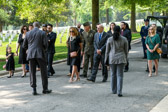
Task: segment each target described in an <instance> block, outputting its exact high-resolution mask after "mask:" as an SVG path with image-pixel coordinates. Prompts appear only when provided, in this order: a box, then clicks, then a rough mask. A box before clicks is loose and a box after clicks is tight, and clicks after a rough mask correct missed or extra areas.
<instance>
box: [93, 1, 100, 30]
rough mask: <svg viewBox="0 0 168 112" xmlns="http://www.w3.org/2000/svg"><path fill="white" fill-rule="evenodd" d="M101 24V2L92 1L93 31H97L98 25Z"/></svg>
mask: <svg viewBox="0 0 168 112" xmlns="http://www.w3.org/2000/svg"><path fill="white" fill-rule="evenodd" d="M97 23H99V0H92V29H93V30H96V24H97Z"/></svg>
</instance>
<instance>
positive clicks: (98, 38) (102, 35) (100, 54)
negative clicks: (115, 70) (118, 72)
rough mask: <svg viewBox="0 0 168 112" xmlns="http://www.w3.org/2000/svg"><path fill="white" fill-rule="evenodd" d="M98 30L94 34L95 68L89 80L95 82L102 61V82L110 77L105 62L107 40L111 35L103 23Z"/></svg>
mask: <svg viewBox="0 0 168 112" xmlns="http://www.w3.org/2000/svg"><path fill="white" fill-rule="evenodd" d="M97 29H98V32H97V33H96V34H95V36H94V48H95V50H94V61H93V62H94V64H93V69H92V75H91V77H90V78H88V79H87V80H88V81H92V82H95V80H96V75H97V71H98V67H99V63H100V62H101V63H102V68H103V69H102V76H103V80H102V82H106V81H107V78H108V70H107V66H106V65H105V63H104V59H105V50H106V42H107V39H108V38H109V35H108V34H107V33H106V32H104V27H103V25H98V28H97Z"/></svg>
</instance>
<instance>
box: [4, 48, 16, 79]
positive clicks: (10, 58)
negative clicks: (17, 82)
mask: <svg viewBox="0 0 168 112" xmlns="http://www.w3.org/2000/svg"><path fill="white" fill-rule="evenodd" d="M14 56H17V54H15V53H12V48H11V47H10V46H7V48H6V70H7V71H9V76H8V78H11V77H12V76H13V75H14V71H15V60H14Z"/></svg>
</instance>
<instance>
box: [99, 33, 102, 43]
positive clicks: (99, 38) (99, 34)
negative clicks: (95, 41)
mask: <svg viewBox="0 0 168 112" xmlns="http://www.w3.org/2000/svg"><path fill="white" fill-rule="evenodd" d="M101 35H102V34H101V33H100V34H99V41H100V40H101Z"/></svg>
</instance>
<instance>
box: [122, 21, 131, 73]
mask: <svg viewBox="0 0 168 112" xmlns="http://www.w3.org/2000/svg"><path fill="white" fill-rule="evenodd" d="M121 35H122V36H124V37H126V38H127V40H128V44H129V46H131V45H130V44H131V37H132V36H131V33H130V31H129V30H128V29H126V23H125V22H121ZM130 49H131V47H128V51H129V50H130ZM128 70H129V61H128V59H127V64H126V66H125V70H124V72H128Z"/></svg>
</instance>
